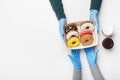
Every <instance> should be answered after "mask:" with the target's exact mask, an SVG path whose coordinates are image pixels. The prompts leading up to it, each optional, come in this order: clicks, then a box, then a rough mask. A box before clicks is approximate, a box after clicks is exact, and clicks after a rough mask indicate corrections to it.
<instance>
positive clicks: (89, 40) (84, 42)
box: [80, 34, 93, 46]
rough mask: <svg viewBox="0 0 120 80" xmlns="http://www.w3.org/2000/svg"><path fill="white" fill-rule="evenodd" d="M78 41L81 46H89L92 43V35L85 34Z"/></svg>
mask: <svg viewBox="0 0 120 80" xmlns="http://www.w3.org/2000/svg"><path fill="white" fill-rule="evenodd" d="M80 42H81V44H82V45H83V46H89V45H91V44H92V43H93V36H92V35H91V34H85V35H83V36H82V37H81V38H80Z"/></svg>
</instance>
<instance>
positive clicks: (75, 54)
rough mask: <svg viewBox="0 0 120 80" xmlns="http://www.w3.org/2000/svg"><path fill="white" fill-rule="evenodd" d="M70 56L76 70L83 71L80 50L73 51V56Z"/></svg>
mask: <svg viewBox="0 0 120 80" xmlns="http://www.w3.org/2000/svg"><path fill="white" fill-rule="evenodd" d="M68 56H69V58H70V60H71V62H72V63H73V65H74V69H81V62H80V49H76V50H71V54H70V55H68Z"/></svg>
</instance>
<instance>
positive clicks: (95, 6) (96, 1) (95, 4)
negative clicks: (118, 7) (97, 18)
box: [90, 0, 102, 11]
mask: <svg viewBox="0 0 120 80" xmlns="http://www.w3.org/2000/svg"><path fill="white" fill-rule="evenodd" d="M101 3H102V0H91V4H90V10H98V11H99V10H100V7H101Z"/></svg>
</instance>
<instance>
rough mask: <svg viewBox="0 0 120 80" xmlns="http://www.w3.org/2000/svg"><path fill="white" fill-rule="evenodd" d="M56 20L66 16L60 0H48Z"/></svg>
mask: <svg viewBox="0 0 120 80" xmlns="http://www.w3.org/2000/svg"><path fill="white" fill-rule="evenodd" d="M49 1H50V3H51V6H52V8H53V10H54V12H55V14H56V17H57V19H58V20H60V19H62V18H66V17H65V14H64V9H63V4H62V0H49Z"/></svg>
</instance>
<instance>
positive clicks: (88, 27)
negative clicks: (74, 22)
mask: <svg viewBox="0 0 120 80" xmlns="http://www.w3.org/2000/svg"><path fill="white" fill-rule="evenodd" d="M84 29H90V30H92V31H94V25H93V24H92V23H84V24H83V25H82V26H81V30H84Z"/></svg>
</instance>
